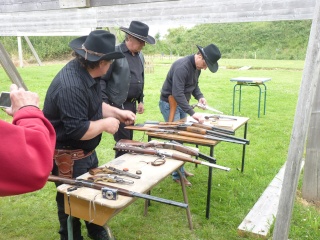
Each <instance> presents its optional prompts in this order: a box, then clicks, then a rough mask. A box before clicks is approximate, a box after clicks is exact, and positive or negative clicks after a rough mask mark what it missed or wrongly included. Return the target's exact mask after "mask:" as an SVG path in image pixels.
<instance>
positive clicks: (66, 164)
mask: <svg viewBox="0 0 320 240" xmlns="http://www.w3.org/2000/svg"><path fill="white" fill-rule="evenodd" d="M92 153H93V151H91V152H88V153H84V151H83V150H82V149H76V150H65V149H56V150H55V151H54V161H55V163H56V165H57V167H58V171H59V177H66V178H72V174H73V165H74V161H75V160H79V159H83V158H85V157H88V156H90V155H91V154H92Z"/></svg>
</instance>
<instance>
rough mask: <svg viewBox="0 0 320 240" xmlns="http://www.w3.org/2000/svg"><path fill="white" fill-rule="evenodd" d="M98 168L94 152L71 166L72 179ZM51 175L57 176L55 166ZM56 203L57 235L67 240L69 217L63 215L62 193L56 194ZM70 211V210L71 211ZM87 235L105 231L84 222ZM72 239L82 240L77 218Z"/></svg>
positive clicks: (74, 220) (74, 221)
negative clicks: (58, 227)
mask: <svg viewBox="0 0 320 240" xmlns="http://www.w3.org/2000/svg"><path fill="white" fill-rule="evenodd" d="M96 167H98V158H97V155H96V153H95V152H94V153H93V154H91V155H90V156H88V157H86V158H83V159H79V160H76V161H74V165H73V176H72V177H73V178H76V177H78V176H80V175H82V174H84V173H86V172H88V171H89V170H90V169H92V168H96ZM52 174H54V175H57V174H58V168H57V166H56V165H54V168H53V170H52ZM59 185H60V184H56V186H59ZM56 202H57V207H58V218H59V222H60V230H59V234H60V237H61V239H64V240H67V239H68V225H67V223H68V222H67V220H68V217H69V215H68V214H66V213H65V210H64V195H63V193H60V192H57V195H56ZM71 211H72V209H71ZM85 224H86V227H87V230H88V233H89V234H90V235H94V234H95V233H98V232H100V231H105V229H104V228H103V227H102V226H99V225H96V224H93V223H89V222H87V221H85ZM73 239H74V240H82V239H83V237H82V235H81V222H80V219H79V218H73Z"/></svg>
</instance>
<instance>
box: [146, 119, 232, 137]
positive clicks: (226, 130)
mask: <svg viewBox="0 0 320 240" xmlns="http://www.w3.org/2000/svg"><path fill="white" fill-rule="evenodd" d="M145 124H157V125H170V126H171V125H173V126H174V125H181V124H187V125H189V126H193V127H197V128H204V129H207V130H212V131H216V132H220V133H225V134H230V135H234V134H235V132H234V131H233V130H228V129H225V128H219V127H215V126H211V125H206V124H203V123H195V122H179V121H178V122H158V121H150V120H149V121H146V122H145Z"/></svg>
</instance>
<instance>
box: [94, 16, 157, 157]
mask: <svg viewBox="0 0 320 240" xmlns="http://www.w3.org/2000/svg"><path fill="white" fill-rule="evenodd" d="M120 29H121V30H122V31H124V32H125V33H126V35H125V41H124V42H123V43H121V44H120V45H118V46H116V50H117V51H119V52H122V53H123V54H124V56H125V58H122V59H118V60H116V61H114V63H113V64H112V65H111V66H110V68H109V70H108V72H107V74H106V75H105V76H103V77H102V81H101V82H100V83H101V90H102V97H103V101H105V102H107V103H109V104H110V105H112V106H115V107H117V108H120V109H126V110H130V111H132V112H133V113H135V114H136V113H137V112H138V113H139V114H142V113H143V112H144V104H143V97H144V94H143V88H144V58H143V54H142V52H141V50H142V49H143V47H144V46H145V43H149V44H155V39H154V38H153V37H151V36H149V35H148V32H149V27H148V25H146V24H144V23H142V22H139V21H132V22H131V23H130V26H129V28H124V27H120ZM137 102H138V107H137ZM124 127H125V125H124V124H121V123H120V127H119V130H118V132H116V133H115V134H114V140H115V141H116V142H118V141H119V140H120V139H130V140H132V138H133V131H132V130H128V129H125V128H124ZM124 153H125V152H122V151H119V152H116V157H119V156H121V155H122V154H124Z"/></svg>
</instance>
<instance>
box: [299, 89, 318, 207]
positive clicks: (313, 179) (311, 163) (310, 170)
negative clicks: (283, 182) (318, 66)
mask: <svg viewBox="0 0 320 240" xmlns="http://www.w3.org/2000/svg"><path fill="white" fill-rule="evenodd" d="M318 85H319V84H318ZM319 131H320V87H319V86H318V87H317V88H316V93H315V97H314V100H313V105H312V112H311V118H310V124H309V129H308V135H307V136H308V138H307V145H306V166H305V169H304V175H303V185H302V196H303V198H304V199H306V200H307V201H315V202H319V200H320V163H319V157H320V149H319V134H317V133H319Z"/></svg>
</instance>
